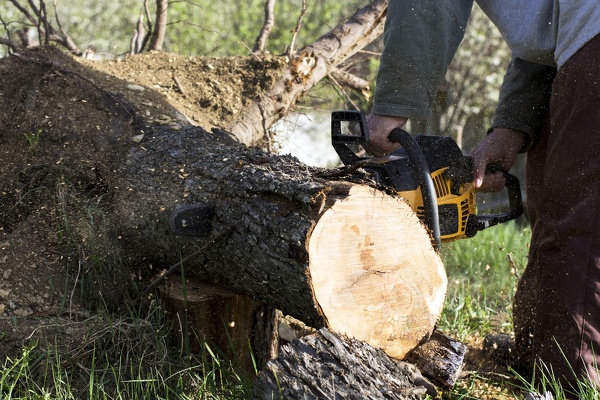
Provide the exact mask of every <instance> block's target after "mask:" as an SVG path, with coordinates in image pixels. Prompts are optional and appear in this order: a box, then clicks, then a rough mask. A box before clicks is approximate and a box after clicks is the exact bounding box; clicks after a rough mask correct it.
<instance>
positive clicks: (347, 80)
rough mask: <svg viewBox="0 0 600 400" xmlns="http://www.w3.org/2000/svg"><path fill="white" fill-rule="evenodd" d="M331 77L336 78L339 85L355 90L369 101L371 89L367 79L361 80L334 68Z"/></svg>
mask: <svg viewBox="0 0 600 400" xmlns="http://www.w3.org/2000/svg"><path fill="white" fill-rule="evenodd" d="M329 77H330V78H331V77H333V78H335V80H336V81H337V83H338V84H340V85H343V86H347V87H349V88H351V89H353V90H356V91H357V92H359V93H360V94H361V95H362V96H363V97H364V98H365V99H366V100H369V95H370V91H371V88H370V87H369V81H367V80H366V79H362V78H359V77H358V76H356V75H353V74H351V73H349V72H347V71H344V70H342V69H337V68H334V69H332V70H331V72H330V73H329Z"/></svg>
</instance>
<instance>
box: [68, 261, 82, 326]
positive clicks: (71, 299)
mask: <svg viewBox="0 0 600 400" xmlns="http://www.w3.org/2000/svg"><path fill="white" fill-rule="evenodd" d="M80 273H81V260H79V267H78V268H77V276H76V277H75V283H74V284H73V290H71V295H70V296H69V319H72V318H73V314H72V312H73V294H74V293H75V289H76V288H77V281H78V280H79V274H80Z"/></svg>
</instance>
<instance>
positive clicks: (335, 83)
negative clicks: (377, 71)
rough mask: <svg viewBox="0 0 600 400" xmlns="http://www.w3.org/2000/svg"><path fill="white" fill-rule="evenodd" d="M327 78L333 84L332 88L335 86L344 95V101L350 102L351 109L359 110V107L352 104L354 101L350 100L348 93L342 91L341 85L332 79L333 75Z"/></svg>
mask: <svg viewBox="0 0 600 400" xmlns="http://www.w3.org/2000/svg"><path fill="white" fill-rule="evenodd" d="M327 77H328V78H329V80H330V81H331V82H333V84H334V86H336V87H337V88H338V89H339V90H340V91H341V92H342V94H343V95H344V97H345V98H346V100H348V101H349V102H350V104H352V107H354V108H355V109H356V110H360V107H359V106H358V105H357V104H356V103H355V102H354V100H352V98H351V97H350V96H349V95H348V93H346V91H345V90H344V88H343V87H342V85H340V84H339V82H338V81H337V80H336V79H335V78H334V77H333V75H332V74H329V75H327Z"/></svg>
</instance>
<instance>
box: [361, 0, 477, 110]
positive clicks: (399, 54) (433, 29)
mask: <svg viewBox="0 0 600 400" xmlns="http://www.w3.org/2000/svg"><path fill="white" fill-rule="evenodd" d="M472 6H473V1H472V0H390V3H389V6H388V14H387V20H386V26H385V32H384V44H385V48H384V51H383V53H382V55H381V63H380V67H379V73H378V76H377V86H376V88H375V95H374V103H373V109H372V112H373V113H376V114H381V115H389V116H402V117H417V116H425V115H428V114H429V113H430V112H431V104H432V103H433V101H434V99H435V95H436V93H437V91H438V89H439V86H440V83H441V82H442V80H443V78H444V75H445V74H446V70H447V69H448V65H449V64H450V61H451V60H452V58H453V57H454V53H455V52H456V49H457V47H458V45H459V44H460V42H461V40H462V38H463V36H464V33H465V28H466V25H467V20H468V18H469V15H470V13H471V9H472Z"/></svg>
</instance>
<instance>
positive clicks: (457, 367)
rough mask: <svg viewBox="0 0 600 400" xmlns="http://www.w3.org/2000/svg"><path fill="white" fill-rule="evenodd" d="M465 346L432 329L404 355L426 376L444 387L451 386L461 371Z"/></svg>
mask: <svg viewBox="0 0 600 400" xmlns="http://www.w3.org/2000/svg"><path fill="white" fill-rule="evenodd" d="M466 353H467V346H466V345H465V344H464V343H461V342H459V341H458V340H456V339H453V338H451V337H450V336H448V335H444V334H443V333H441V332H438V331H434V332H433V334H432V335H431V337H430V338H429V340H428V341H427V342H425V343H423V344H422V345H421V346H418V347H417V348H415V349H414V350H413V351H412V352H410V353H409V354H408V355H407V356H406V359H405V360H406V361H408V362H410V363H412V364H414V365H415V366H416V367H417V368H419V370H420V371H421V372H422V373H423V374H424V375H425V376H427V377H429V378H431V379H433V380H434V381H435V382H437V383H438V384H440V385H442V386H444V387H452V386H454V384H455V383H456V381H457V379H458V376H459V375H460V373H461V371H462V366H463V362H464V359H465V354H466Z"/></svg>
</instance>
